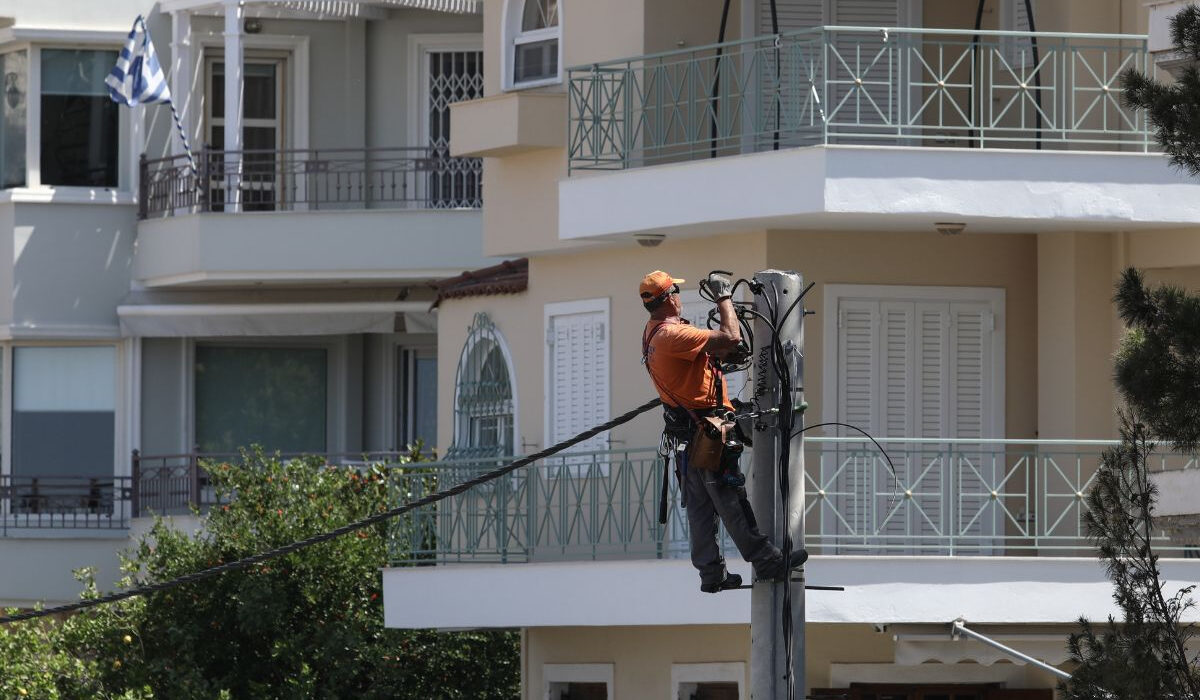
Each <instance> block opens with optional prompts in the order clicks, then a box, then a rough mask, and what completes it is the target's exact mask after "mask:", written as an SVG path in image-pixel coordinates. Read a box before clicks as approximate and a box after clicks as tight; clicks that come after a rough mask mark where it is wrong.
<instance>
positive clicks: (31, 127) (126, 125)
mask: <svg viewBox="0 0 1200 700" xmlns="http://www.w3.org/2000/svg"><path fill="white" fill-rule="evenodd" d="M122 39H124V37H123V36H122ZM121 48H122V42H121V41H115V42H114V41H112V40H106V39H104V38H101V37H97V36H95V35H94V34H92V35H89V36H83V37H79V38H78V39H76V38H75V37H73V36H72V34H71V32H62V33H61V36H60V35H59V33H51V34H47V36H46V37H45V39H44V40H40V41H37V42H32V41H29V42H20V43H9V44H5V45H4V46H3V53H9V52H12V51H22V50H23V51H25V52H26V56H27V60H28V64H27V65H28V68H29V75H28V76H27V80H26V86H27V90H26V95H25V100H26V102H25V119H26V129H25V186H24V187H14V188H11V189H9V190H5V191H4V195H3V197H2V198H0V201H14V202H22V201H25V202H48V201H54V202H64V203H72V204H73V203H109V204H133V203H134V197H133V192H134V183H135V182H136V181H137V167H138V159H137V157H136V155H135V154H134V153H133V151H134V149H133V148H132V147H130V144H132V143H134V142H135V141H136V140H137V139H135V133H134V132H135V127H136V126H137V124H136V122H137V119H135V118H134V117H133V115H134V114H136V115H137V118H138V119H140V118H141V115H142V110H143V109H144V108H143V107H136V108H133V109H130V108H128V107H121V108H120V109H119V111H118V117H117V139H118V140H119V142H120V146H119V147H118V149H117V184H116V186H115V187H80V186H74V185H51V184H43V183H42V153H41V148H42V50H43V49H52V50H53V49H64V50H85V51H113V52H115V53H117V54H119V53H120V52H121ZM137 131H140V130H137Z"/></svg>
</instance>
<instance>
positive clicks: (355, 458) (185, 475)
mask: <svg viewBox="0 0 1200 700" xmlns="http://www.w3.org/2000/svg"><path fill="white" fill-rule="evenodd" d="M410 454H411V453H410V452H407V451H387V452H344V453H329V454H324V455H321V457H323V458H324V460H325V464H327V465H338V466H346V467H363V466H366V465H373V464H381V465H393V464H400V463H402V462H406V460H407V459H408V458H409V456H410ZM269 455H270V456H271V457H275V456H278V457H279V458H280V459H289V458H297V457H308V456H310V454H309V453H302V452H287V453H274V452H272V453H269ZM241 459H242V455H241V454H240V453H236V452H228V453H224V452H222V453H217V452H186V453H179V454H168V455H143V454H142V453H141V452H140V451H138V450H134V451H133V459H132V465H131V473H132V475H133V477H132V479H133V482H132V483H133V488H132V489H131V495H130V498H131V511H132V515H133V517H135V518H137V517H147V516H150V515H186V514H188V513H190V512H192V509H193V508H196V509H197V510H200V511H204V510H207V509H208V508H211V507H213V506H217V505H221V504H222V501H221V500H220V498H219V495H218V494H217V492H216V490H215V489H214V488H213V486H212V480H211V478H210V477H209V474H208V471H207V469H206V465H213V464H221V463H227V462H238V461H240V460H241Z"/></svg>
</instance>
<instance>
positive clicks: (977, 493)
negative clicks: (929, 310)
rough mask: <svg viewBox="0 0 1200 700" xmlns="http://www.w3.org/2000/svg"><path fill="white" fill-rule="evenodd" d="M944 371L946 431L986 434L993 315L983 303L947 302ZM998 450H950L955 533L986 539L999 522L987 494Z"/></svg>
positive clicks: (974, 435) (999, 456) (961, 435)
mask: <svg viewBox="0 0 1200 700" xmlns="http://www.w3.org/2000/svg"><path fill="white" fill-rule="evenodd" d="M950 317H951V321H950V369H949V375H950V377H951V380H952V382H953V384H952V391H951V394H950V403H949V406H948V410H947V414H948V417H949V419H950V431H949V434H950V435H952V436H954V437H957V438H989V437H993V436H992V435H991V434H990V430H989V426H990V424H991V410H990V404H989V402H988V400H987V397H988V395H989V394H991V392H992V391H993V388H992V386H991V381H992V377H991V372H990V371H989V369H988V368H989V367H991V364H992V358H991V346H992V343H991V336H992V333H993V332H994V329H993V324H994V316H993V314H992V311H991V309H990V308H989V307H988V306H987V305H986V304H981V303H966V302H964V303H954V304H951V305H950ZM1002 458H1003V453H996V452H995V451H992V450H987V449H983V448H982V447H976V446H965V449H960V450H957V451H956V453H955V465H954V478H955V482H956V483H955V486H956V490H957V491H958V492H959V493H960V494H961V496H960V497H959V498H958V502H957V503H956V510H957V511H958V515H957V517H956V519H955V520H956V522H955V523H954V526H955V527H956V528H957V530H958V534H960V535H966V536H976V537H989V536H993V535H995V534H996V530H997V527H998V524H999V523H1000V522H1002V520H1001V513H1000V512H999V504H998V503H995V502H992V501H991V500H990V498H989V494H990V492H991V490H992V488H993V487H994V486H996V468H995V467H996V465H995V461H998V460H1000V459H1002Z"/></svg>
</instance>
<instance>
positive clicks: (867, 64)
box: [825, 0, 904, 144]
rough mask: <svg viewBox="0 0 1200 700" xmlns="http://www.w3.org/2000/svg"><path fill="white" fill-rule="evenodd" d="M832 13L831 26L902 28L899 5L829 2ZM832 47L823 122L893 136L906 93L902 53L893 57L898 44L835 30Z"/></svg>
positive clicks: (892, 0) (892, 1)
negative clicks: (902, 76) (903, 94)
mask: <svg viewBox="0 0 1200 700" xmlns="http://www.w3.org/2000/svg"><path fill="white" fill-rule="evenodd" d="M832 8H833V12H832V14H833V16H832V17H831V21H830V24H832V25H835V26H848V27H880V28H885V27H886V28H893V27H897V26H902V24H903V22H902V21H901V0H833V3H832ZM832 45H833V46H832V50H831V52H830V56H829V57H828V66H829V74H828V80H830V81H832V85H831V89H830V90H829V95H830V97H829V102H830V104H828V105H826V106H825V114H826V115H827V117H828V118H829V119H830V121H831V122H833V123H835V124H842V125H855V126H853V129H854V130H855V131H857V132H859V133H863V132H865V133H870V134H891V133H895V128H896V125H897V124H898V120H899V116H900V98H901V91H902V89H904V88H903V86H902V85H901V80H900V78H899V76H900V69H901V66H900V65H898V63H899V59H900V57H901V56H902V55H903V54H901V53H897V46H898V44H897V41H896V39H894V38H893V39H892V40H891V41H890V42H889V43H885V42H884V40H883V34H882V32H878V31H870V32H841V31H835V32H834V33H833V41H832ZM859 80H861V81H862V83H861V84H859V83H858V82H857V81H859ZM864 125H865V127H866V128H864ZM837 142H838V143H873V144H879V143H888V140H887V139H881V138H878V137H876V138H866V139H863V138H859V139H855V138H848V137H843V138H839V139H838V141H837Z"/></svg>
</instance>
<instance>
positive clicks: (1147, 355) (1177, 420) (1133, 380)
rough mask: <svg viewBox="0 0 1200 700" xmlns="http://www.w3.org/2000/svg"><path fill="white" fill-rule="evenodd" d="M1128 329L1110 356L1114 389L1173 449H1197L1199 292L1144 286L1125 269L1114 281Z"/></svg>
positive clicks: (1199, 425) (1199, 417)
mask: <svg viewBox="0 0 1200 700" xmlns="http://www.w3.org/2000/svg"><path fill="white" fill-rule="evenodd" d="M1116 303H1117V312H1118V313H1119V314H1120V316H1121V318H1122V320H1124V321H1125V324H1126V326H1128V328H1129V331H1128V332H1127V333H1126V334H1125V337H1124V338H1123V339H1122V340H1121V346H1120V349H1119V350H1118V351H1117V357H1116V360H1115V375H1116V383H1117V389H1118V391H1119V392H1120V394H1121V397H1122V398H1123V399H1125V402H1126V403H1127V404H1128V405H1129V407H1130V409H1131V410H1132V411H1133V412H1134V414H1135V415H1136V416H1137V417H1138V419H1139V420H1142V421H1144V422H1145V423H1146V424H1147V425H1148V426H1149V427H1150V430H1151V432H1152V433H1153V434H1154V435H1155V436H1157V437H1158V438H1160V439H1163V440H1166V441H1168V442H1170V443H1171V444H1172V445H1173V446H1174V447H1175V449H1177V450H1180V451H1182V452H1189V453H1194V452H1196V451H1197V449H1200V402H1197V401H1196V397H1197V396H1200V297H1197V296H1196V295H1194V294H1189V293H1187V292H1186V291H1184V290H1182V289H1180V288H1178V287H1172V286H1166V285H1164V286H1159V287H1156V288H1153V289H1150V288H1147V287H1146V285H1145V281H1144V279H1143V278H1142V275H1141V273H1139V272H1138V271H1137V270H1134V269H1132V268H1131V269H1129V270H1126V271H1125V273H1124V274H1123V275H1122V277H1121V281H1120V283H1119V284H1118V286H1117V295H1116Z"/></svg>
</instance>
